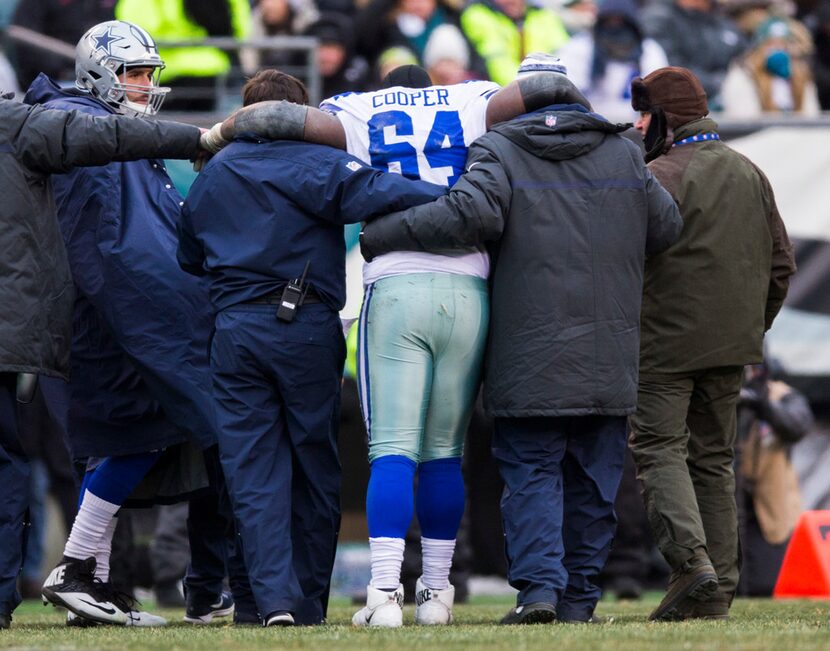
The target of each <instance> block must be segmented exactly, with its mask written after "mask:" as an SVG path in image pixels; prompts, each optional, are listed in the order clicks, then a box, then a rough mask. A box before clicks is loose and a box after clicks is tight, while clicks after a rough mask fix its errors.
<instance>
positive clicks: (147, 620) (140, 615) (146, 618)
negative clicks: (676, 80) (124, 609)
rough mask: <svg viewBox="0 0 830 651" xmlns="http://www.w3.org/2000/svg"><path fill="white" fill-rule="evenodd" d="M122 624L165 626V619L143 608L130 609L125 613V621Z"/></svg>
mask: <svg viewBox="0 0 830 651" xmlns="http://www.w3.org/2000/svg"><path fill="white" fill-rule="evenodd" d="M124 626H167V620H166V619H164V617H161V616H159V615H153V613H145V612H144V611H143V610H131V611H129V612H128V613H127V623H126V624H124Z"/></svg>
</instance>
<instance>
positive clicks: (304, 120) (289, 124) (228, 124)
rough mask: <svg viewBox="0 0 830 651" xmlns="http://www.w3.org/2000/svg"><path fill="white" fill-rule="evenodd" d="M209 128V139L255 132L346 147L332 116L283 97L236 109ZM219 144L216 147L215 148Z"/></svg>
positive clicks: (223, 138) (262, 134) (267, 135)
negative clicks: (218, 123) (222, 120)
mask: <svg viewBox="0 0 830 651" xmlns="http://www.w3.org/2000/svg"><path fill="white" fill-rule="evenodd" d="M216 130H217V127H214V128H213V129H211V130H210V132H209V133H211V134H212V138H213V139H216V136H217V135H221V139H220V140H224V141H225V142H228V141H231V140H233V139H234V138H235V137H236V136H238V135H239V134H242V133H255V134H257V135H259V136H262V137H263V138H267V139H269V140H304V141H305V142H313V143H316V144H318V145H329V146H330V147H336V148H337V149H343V150H345V149H346V132H345V131H344V130H343V125H341V124H340V120H338V119H337V118H336V117H335V116H333V115H331V114H329V113H326V112H324V111H321V110H319V109H316V108H312V107H311V106H302V105H300V104H293V103H291V102H286V101H284V100H281V101H277V102H258V103H257V104H251V105H250V106H246V107H244V108H241V109H239V110H238V111H236V112H235V113H234V114H233V115H231V116H230V117H229V118H227V119H226V120H225V121H224V122H222V123H221V127H219V134H217V133H216ZM219 149H221V146H219V147H216V151H218V150H219Z"/></svg>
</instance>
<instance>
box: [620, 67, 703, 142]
mask: <svg viewBox="0 0 830 651" xmlns="http://www.w3.org/2000/svg"><path fill="white" fill-rule="evenodd" d="M631 106H632V107H634V110H635V111H652V109H653V108H655V107H659V108H661V109H663V112H664V113H665V114H666V121H667V122H668V126H669V127H670V128H672V129H676V128H677V127H679V126H680V125H683V124H686V123H687V122H692V121H693V120H697V119H698V118H702V117H703V116H705V115H707V114H708V113H709V105H708V104H707V103H706V91H705V90H703V86H702V85H701V83H700V80H699V79H698V78H697V77H696V76H695V75H694V74H693V73H692V71H691V70H687V69H686V68H679V67H676V66H671V67H668V68H659V69H658V70H655V71H654V72H652V73H651V74H649V75H646V77H645V78H640V77H635V78H634V79H633V80H632V81H631Z"/></svg>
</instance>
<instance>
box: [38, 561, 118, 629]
mask: <svg viewBox="0 0 830 651" xmlns="http://www.w3.org/2000/svg"><path fill="white" fill-rule="evenodd" d="M41 594H42V596H43V603H44V604H46V603H51V604H52V605H54V606H60V607H61V608H66V609H67V610H71V611H72V612H73V613H75V614H76V615H80V616H81V617H85V618H87V619H91V620H92V621H95V622H100V623H102V624H126V623H127V613H126V612H125V611H124V610H122V608H121V606H120V605H119V604H116V603H115V601H116V600H115V597H114V595H113V594H112V591H111V590H110V588H108V587H107V585H106V584H104V583H102V582H101V581H99V580H98V579H96V578H95V558H94V557H92V556H90V557H89V558H87V559H86V560H78V559H75V558H67V557H66V556H64V557H63V558H62V559H61V562H60V563H58V565H57V566H56V567H55V569H54V570H52V572H51V573H50V574H49V576H48V577H47V578H46V581H45V582H44V584H43V590H42V592H41Z"/></svg>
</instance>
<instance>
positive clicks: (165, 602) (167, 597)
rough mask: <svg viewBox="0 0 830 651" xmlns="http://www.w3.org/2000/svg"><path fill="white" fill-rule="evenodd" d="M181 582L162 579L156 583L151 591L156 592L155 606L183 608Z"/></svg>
mask: <svg viewBox="0 0 830 651" xmlns="http://www.w3.org/2000/svg"><path fill="white" fill-rule="evenodd" d="M180 586H181V584H180V583H179V582H178V581H162V582H161V583H157V584H156V586H155V588H153V592H155V593H156V606H158V607H159V608H184V607H185V601H184V595H183V594H182V589H181V587H180Z"/></svg>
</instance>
